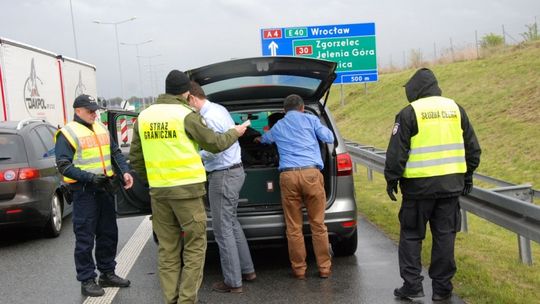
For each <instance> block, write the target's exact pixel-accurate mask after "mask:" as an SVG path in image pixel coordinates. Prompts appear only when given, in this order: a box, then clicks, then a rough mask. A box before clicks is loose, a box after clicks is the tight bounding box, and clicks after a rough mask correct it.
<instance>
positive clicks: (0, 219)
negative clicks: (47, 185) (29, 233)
mask: <svg viewBox="0 0 540 304" xmlns="http://www.w3.org/2000/svg"><path fill="white" fill-rule="evenodd" d="M44 204H45V202H44V201H43V200H38V199H29V198H28V197H25V198H24V199H23V198H21V197H20V196H15V198H14V199H12V200H9V201H4V202H0V226H8V225H28V226H40V225H42V224H44V223H45V222H46V221H47V219H48V214H44V213H43V212H42V211H43V208H44V207H43V206H44Z"/></svg>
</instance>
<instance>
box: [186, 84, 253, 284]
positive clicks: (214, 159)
mask: <svg viewBox="0 0 540 304" xmlns="http://www.w3.org/2000/svg"><path fill="white" fill-rule="evenodd" d="M189 92H190V94H191V95H190V96H188V101H189V105H190V106H192V107H194V108H195V109H196V110H197V111H199V113H200V114H201V116H202V117H204V120H205V121H206V124H207V125H208V127H209V128H210V129H212V130H214V131H215V132H218V133H225V132H227V131H228V130H229V129H231V128H234V125H235V124H234V121H233V119H232V117H231V115H230V114H229V112H228V111H227V109H225V108H224V107H223V106H221V105H219V104H216V103H213V102H210V101H209V100H207V99H206V94H205V93H204V91H203V89H202V88H201V86H200V85H199V84H198V83H196V82H193V81H192V82H191V88H190V90H189ZM240 152H241V151H240V145H239V144H238V141H237V142H235V143H234V144H233V145H232V146H230V147H229V148H228V149H227V150H225V151H223V152H220V153H217V154H213V153H210V152H208V151H204V150H203V151H201V152H200V155H201V158H202V160H203V162H204V167H205V169H206V172H207V177H208V200H209V202H210V209H211V212H212V229H213V230H214V237H215V239H216V242H217V244H218V247H219V256H220V260H221V271H222V272H223V277H224V279H223V281H220V282H216V283H214V284H213V285H212V290H214V291H217V292H231V293H241V292H242V280H245V281H253V280H255V278H256V277H257V276H256V274H255V268H254V266H253V261H252V260H251V254H250V252H249V247H248V244H247V241H246V237H245V235H244V231H243V230H242V226H240V223H239V222H238V218H237V213H236V209H237V208H238V198H239V195H240V189H242V185H243V184H244V179H245V174H244V169H243V166H242V160H241V156H240Z"/></svg>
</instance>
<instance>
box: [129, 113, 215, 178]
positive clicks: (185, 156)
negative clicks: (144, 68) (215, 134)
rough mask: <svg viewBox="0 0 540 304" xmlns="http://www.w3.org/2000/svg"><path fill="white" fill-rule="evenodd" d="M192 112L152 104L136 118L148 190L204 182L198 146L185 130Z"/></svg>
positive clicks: (204, 173) (203, 171) (204, 175)
mask: <svg viewBox="0 0 540 304" xmlns="http://www.w3.org/2000/svg"><path fill="white" fill-rule="evenodd" d="M192 112H193V110H192V109H190V108H188V107H187V106H184V105H181V104H154V105H152V106H150V107H148V108H147V109H145V110H144V111H142V112H141V114H139V118H138V124H139V137H140V139H141V144H142V150H143V155H144V163H145V166H146V174H147V177H148V183H149V184H150V186H151V187H173V186H181V185H189V184H195V183H202V182H205V181H206V172H205V170H204V166H203V163H202V160H201V157H200V156H199V153H198V150H199V148H198V145H197V143H196V142H194V141H193V140H191V139H190V138H189V137H188V135H187V133H186V131H185V130H184V119H185V117H186V116H187V115H188V114H190V113H192Z"/></svg>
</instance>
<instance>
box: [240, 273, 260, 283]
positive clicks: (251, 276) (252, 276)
mask: <svg viewBox="0 0 540 304" xmlns="http://www.w3.org/2000/svg"><path fill="white" fill-rule="evenodd" d="M256 278H257V274H256V273H255V271H254V272H250V273H243V274H242V280H243V281H247V282H251V281H255V279H256Z"/></svg>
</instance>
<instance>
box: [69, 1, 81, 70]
mask: <svg viewBox="0 0 540 304" xmlns="http://www.w3.org/2000/svg"><path fill="white" fill-rule="evenodd" d="M69 10H70V11H71V28H72V29H73V43H74V44H75V58H77V59H79V50H78V48H77V35H75V19H74V18H73V5H72V4H71V0H69Z"/></svg>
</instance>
